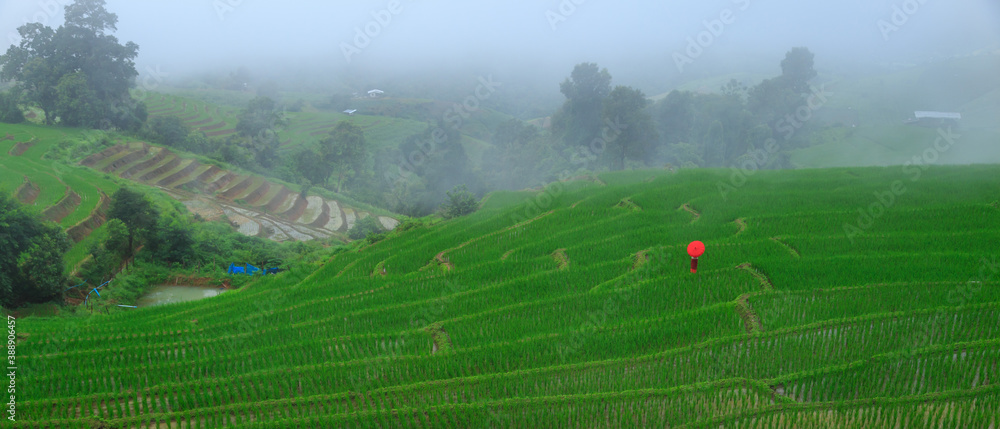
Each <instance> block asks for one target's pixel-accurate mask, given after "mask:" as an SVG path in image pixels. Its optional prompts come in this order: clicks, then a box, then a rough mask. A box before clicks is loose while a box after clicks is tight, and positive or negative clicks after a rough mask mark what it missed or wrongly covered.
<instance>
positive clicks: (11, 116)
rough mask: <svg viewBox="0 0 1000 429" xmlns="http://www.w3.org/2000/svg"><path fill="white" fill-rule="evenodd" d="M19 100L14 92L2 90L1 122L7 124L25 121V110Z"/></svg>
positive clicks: (0, 99)
mask: <svg viewBox="0 0 1000 429" xmlns="http://www.w3.org/2000/svg"><path fill="white" fill-rule="evenodd" d="M17 102H18V97H17V95H16V94H15V93H14V92H9V91H8V92H0V122H4V123H7V124H20V123H22V122H24V112H22V111H21V106H19V105H18V104H17Z"/></svg>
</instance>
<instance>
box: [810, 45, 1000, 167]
mask: <svg viewBox="0 0 1000 429" xmlns="http://www.w3.org/2000/svg"><path fill="white" fill-rule="evenodd" d="M998 69H1000V55H984V56H977V57H966V58H958V59H952V60H948V61H944V62H941V63H937V64H929V65H924V66H920V67H914V68H910V69H907V70H904V71H900V72H896V73H893V74H889V75H884V76H875V77H869V78H864V79H858V80H853V81H842V82H839V83H838V84H835V85H831V91H833V93H834V95H833V96H831V98H830V100H831V101H830V103H828V104H826V105H824V106H823V107H822V108H821V109H820V110H819V111H818V112H817V115H818V116H820V117H822V116H823V115H824V114H828V113H831V112H843V111H844V110H845V109H848V108H850V109H854V110H855V111H856V112H857V113H856V115H857V118H858V123H857V127H856V128H854V129H850V130H846V132H845V133H844V134H843V135H844V137H843V138H841V139H835V140H834V141H830V142H825V143H823V144H820V145H818V146H813V147H810V148H806V149H800V150H796V151H793V152H792V162H793V163H795V164H796V165H798V166H801V167H836V166H879V165H896V164H902V163H903V162H906V161H907V160H910V159H912V158H913V157H914V156H921V155H922V154H923V153H924V151H925V150H927V149H928V148H930V147H931V146H932V145H933V144H934V142H935V140H936V139H937V136H938V130H937V129H935V128H921V127H916V126H912V125H905V124H903V123H902V121H903V120H905V119H907V118H911V117H912V116H913V112H914V111H916V110H938V111H956V112H960V113H962V115H963V119H962V121H961V123H960V128H959V129H956V130H955V131H956V132H958V133H959V134H961V136H962V137H961V139H959V140H958V141H957V144H956V145H955V146H954V147H952V148H950V149H949V150H947V151H945V152H944V153H942V154H941V155H942V156H941V158H940V160H938V161H936V162H937V163H942V164H949V163H954V164H966V163H996V162H1000V145H998V142H1000V124H998V123H997V121H996V118H997V116H998V115H1000V74H997V73H995V71H996V70H998ZM824 110H827V111H829V112H824Z"/></svg>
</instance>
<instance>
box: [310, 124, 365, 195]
mask: <svg viewBox="0 0 1000 429" xmlns="http://www.w3.org/2000/svg"><path fill="white" fill-rule="evenodd" d="M319 148H320V155H322V157H323V161H324V162H325V163H326V164H327V165H328V166H329V168H327V169H326V170H325V171H326V172H328V173H327V180H329V174H332V173H337V192H341V191H342V190H343V187H344V181H345V179H346V178H348V177H350V176H357V175H360V174H361V173H362V172H364V169H365V164H366V162H367V161H368V147H367V144H366V143H365V132H364V130H363V129H361V127H359V126H357V125H355V124H353V123H351V122H348V121H340V122H339V123H337V126H336V127H334V129H333V131H330V135H329V136H327V137H326V138H324V139H323V140H322V141H320V143H319Z"/></svg>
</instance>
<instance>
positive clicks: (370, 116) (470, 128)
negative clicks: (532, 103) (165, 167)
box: [145, 90, 510, 164]
mask: <svg viewBox="0 0 1000 429" xmlns="http://www.w3.org/2000/svg"><path fill="white" fill-rule="evenodd" d="M251 98H253V96H252V94H250V93H245V92H239V91H218V90H211V91H209V90H203V91H196V90H169V95H168V94H158V93H152V94H151V95H150V96H149V97H147V99H146V100H145V102H146V103H147V105H148V106H149V110H150V111H154V112H156V114H159V115H176V116H180V117H182V118H183V117H189V118H190V117H191V116H193V115H199V116H198V117H197V118H192V119H190V120H189V121H187V123H189V124H191V123H197V122H199V121H201V120H204V119H208V118H212V119H214V121H213V122H212V124H215V123H219V122H225V123H226V126H225V127H223V128H219V129H217V130H211V131H206V132H209V133H211V132H213V131H219V130H225V129H231V128H233V127H235V125H236V122H237V116H238V114H239V111H240V109H241V107H235V106H245V105H246V101H249V99H251ZM351 102H352V104H351V106H352V107H351V108H353V109H357V110H358V113H357V114H355V115H354V116H347V115H345V114H343V113H340V112H328V111H318V110H316V109H311V108H307V109H304V110H303V111H302V112H287V111H286V112H284V115H285V117H286V118H287V119H288V126H287V127H285V128H284V129H283V130H282V131H280V132H279V133H278V134H279V139H280V140H281V141H282V142H283V145H282V150H284V151H289V150H295V149H297V148H301V147H310V146H312V145H315V144H316V142H318V141H319V140H321V139H322V138H324V137H325V136H326V133H328V132H329V131H331V130H332V129H333V127H334V126H336V124H337V123H338V122H340V121H343V120H346V121H350V122H354V123H355V124H357V125H359V126H361V127H362V128H363V129H364V132H365V139H366V141H367V142H368V144H369V146H370V149H371V150H372V151H373V152H377V151H379V150H381V149H386V148H395V147H399V145H400V144H402V143H403V141H405V140H406V138H407V137H410V136H412V135H414V134H419V133H421V132H423V131H424V130H425V129H426V128H427V126H428V124H432V125H436V124H437V123H438V122H439V121H443V120H444V119H446V118H456V117H459V115H458V114H456V113H455V111H454V110H453V111H452V112H451V113H448V114H446V112H448V109H454V106H455V105H454V104H453V103H446V102H442V101H435V100H424V99H409V98H382V99H367V98H362V99H355V100H352V101H351ZM185 103H187V105H188V107H187V108H186V109H184V108H183V105H184V104H185ZM206 105H207V106H208V110H209V112H208V113H205V111H204V107H205V106H206ZM168 108H173V109H174V110H166V111H163V109H168ZM217 112H220V113H217ZM508 119H510V116H508V115H505V114H503V113H499V112H496V111H493V110H489V109H481V110H478V111H476V112H473V113H472V114H469V115H468V117H464V116H463V117H462V122H461V131H462V133H463V134H464V135H465V136H466V138H465V139H464V140H463V143H464V144H465V149H466V151H467V153H469V155H470V159H472V161H473V163H475V164H478V163H479V162H480V161H481V158H482V154H483V153H484V152H485V149H486V148H487V147H488V145H489V144H488V143H486V141H488V140H489V138H490V135H491V130H494V129H496V127H497V125H499V124H500V123H501V122H503V121H506V120H508ZM452 124H454V122H448V124H447V125H452ZM201 126H205V125H192V128H194V129H197V128H199V127H201Z"/></svg>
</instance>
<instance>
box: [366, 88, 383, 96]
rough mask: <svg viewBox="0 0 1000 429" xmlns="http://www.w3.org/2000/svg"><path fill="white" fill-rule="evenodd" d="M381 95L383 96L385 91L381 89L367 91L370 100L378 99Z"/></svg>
mask: <svg viewBox="0 0 1000 429" xmlns="http://www.w3.org/2000/svg"><path fill="white" fill-rule="evenodd" d="M383 94H385V91H383V90H381V89H373V90H371V91H368V96H369V97H371V98H378V97H381V96H382V95H383Z"/></svg>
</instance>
